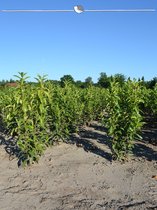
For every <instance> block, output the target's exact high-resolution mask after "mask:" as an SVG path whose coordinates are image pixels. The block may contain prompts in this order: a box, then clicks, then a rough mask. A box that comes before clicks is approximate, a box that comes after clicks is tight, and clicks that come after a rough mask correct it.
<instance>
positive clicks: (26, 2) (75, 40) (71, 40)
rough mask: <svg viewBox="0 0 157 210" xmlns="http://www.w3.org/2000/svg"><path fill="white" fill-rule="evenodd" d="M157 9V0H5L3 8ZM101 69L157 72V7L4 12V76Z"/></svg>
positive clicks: (78, 75) (0, 67)
mask: <svg viewBox="0 0 157 210" xmlns="http://www.w3.org/2000/svg"><path fill="white" fill-rule="evenodd" d="M75 5H83V6H84V8H85V9H134V8H135V9H138V8H154V9H157V1H156V0H79V1H78V0H77V1H76V0H67V1H65V0H51V1H50V0H44V1H43V0H42V1H41V0H22V1H21V0H14V1H12V0H5V1H2V0H0V10H2V9H63V10H64V9H73V7H74V6H75ZM19 71H20V72H21V71H23V72H27V73H28V75H29V76H30V77H31V80H33V78H34V77H36V75H37V74H40V75H43V74H48V77H49V79H57V80H59V79H60V78H61V77H62V76H63V75H66V74H70V75H72V76H73V77H74V79H75V80H82V81H84V80H85V78H87V77H88V76H91V77H92V78H93V80H94V81H95V82H96V81H97V79H98V78H99V76H100V73H101V72H106V73H107V75H114V74H116V73H122V74H124V75H125V76H126V77H128V76H131V78H139V77H142V76H144V77H145V79H146V80H150V79H152V78H153V77H155V76H157V11H156V12H152V13H87V12H86V13H82V14H76V13H74V12H72V13H48V14H47V13H0V80H2V79H10V78H14V77H13V75H15V74H17V72H19Z"/></svg>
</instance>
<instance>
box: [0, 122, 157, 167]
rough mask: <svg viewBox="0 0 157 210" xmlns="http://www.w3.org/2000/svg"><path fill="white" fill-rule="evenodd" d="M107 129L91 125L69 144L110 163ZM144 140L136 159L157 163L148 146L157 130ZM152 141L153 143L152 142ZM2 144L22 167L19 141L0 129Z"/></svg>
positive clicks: (136, 150) (146, 134) (145, 133)
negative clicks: (7, 135) (6, 135)
mask: <svg viewBox="0 0 157 210" xmlns="http://www.w3.org/2000/svg"><path fill="white" fill-rule="evenodd" d="M106 131H107V130H106V128H104V127H103V126H101V125H100V124H96V123H94V124H91V125H90V127H85V128H84V129H81V130H80V132H79V134H72V135H71V137H70V141H69V140H68V141H67V143H70V144H76V146H78V147H82V148H83V149H84V150H85V151H86V152H92V153H94V154H96V155H98V156H101V157H103V158H105V159H106V160H108V161H110V162H111V161H112V152H111V151H112V138H111V137H109V136H107V134H106ZM142 135H143V136H142V137H143V139H142V140H141V141H139V142H137V143H136V144H135V146H134V149H133V154H134V156H135V157H141V158H144V159H146V160H148V161H152V160H155V161H157V151H155V150H154V149H153V147H154V146H153V145H152V147H150V145H148V142H149V143H151V141H153V143H154V141H156V137H157V130H153V131H152V130H151V131H143V134H142ZM150 140H151V141H150ZM0 144H1V145H4V149H5V150H6V152H7V153H8V154H9V156H10V157H14V156H15V157H17V158H18V166H20V165H21V161H22V159H21V158H20V157H21V151H20V149H19V148H18V146H17V141H15V139H13V138H5V135H4V132H3V131H2V130H1V129H0Z"/></svg>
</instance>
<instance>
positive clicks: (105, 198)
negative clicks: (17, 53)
mask: <svg viewBox="0 0 157 210" xmlns="http://www.w3.org/2000/svg"><path fill="white" fill-rule="evenodd" d="M17 78H18V81H17V84H16V85H15V86H13V87H11V86H5V87H3V88H1V89H0V122H1V126H0V142H1V146H0V159H1V164H0V182H1V185H0V186H1V190H0V198H1V199H0V206H1V208H0V209H2V210H9V209H32V210H33V209H48V210H53V209H54V210H55V209H56V210H57V209H58V210H59V209H80V210H81V209H157V86H155V87H154V88H153V89H149V88H146V87H145V86H144V85H143V84H142V83H141V82H139V81H135V80H133V81H132V80H130V79H128V80H127V81H125V82H124V83H119V82H117V81H116V80H114V79H113V81H111V82H110V86H109V87H108V88H102V87H99V86H94V85H89V86H88V87H86V88H80V87H77V86H76V85H74V84H72V83H70V82H68V81H66V82H65V83H64V84H62V85H59V84H54V83H53V82H50V81H48V80H47V78H46V77H45V76H43V77H41V76H37V78H36V83H34V84H30V83H28V82H26V79H27V75H26V74H25V73H19V75H18V76H17Z"/></svg>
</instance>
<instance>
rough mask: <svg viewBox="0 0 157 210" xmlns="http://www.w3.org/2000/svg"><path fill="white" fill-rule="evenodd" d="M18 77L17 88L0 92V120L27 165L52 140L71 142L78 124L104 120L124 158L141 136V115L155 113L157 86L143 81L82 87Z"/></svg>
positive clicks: (117, 155) (118, 155)
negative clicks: (147, 87)
mask: <svg viewBox="0 0 157 210" xmlns="http://www.w3.org/2000/svg"><path fill="white" fill-rule="evenodd" d="M16 77H17V78H18V82H17V84H18V85H17V87H13V88H11V87H4V88H3V89H1V90H0V120H1V123H3V126H4V127H5V129H6V130H7V131H8V133H9V134H10V135H12V136H14V137H16V138H15V139H16V141H17V146H18V148H19V150H20V153H19V159H20V160H21V161H22V163H23V164H28V163H32V162H34V161H38V159H39V157H40V156H41V155H42V154H43V152H44V150H45V148H46V147H47V146H49V145H52V144H53V143H54V141H56V140H61V139H62V140H68V138H69V136H70V134H71V133H73V132H78V131H79V128H80V126H82V125H85V124H88V123H90V121H93V120H101V119H102V118H105V125H107V128H108V131H109V135H110V136H112V152H113V156H114V157H115V158H117V159H119V160H123V159H125V158H127V156H128V154H129V153H130V152H131V150H132V148H133V144H134V140H135V138H137V137H140V136H139V135H138V134H139V132H140V129H141V127H142V125H143V123H142V120H143V119H142V117H141V113H142V114H143V112H144V111H145V109H150V110H151V111H152V112H153V113H154V114H156V113H157V86H155V88H154V89H153V90H149V89H146V87H145V86H143V85H141V83H140V82H136V81H131V80H128V81H123V83H121V82H119V81H117V80H115V81H112V82H111V83H110V84H109V85H108V86H107V87H109V88H100V87H95V86H93V85H91V84H90V85H88V87H87V88H84V89H81V88H79V87H77V86H76V85H74V84H73V83H72V82H71V81H69V80H65V81H64V85H62V84H61V85H59V83H52V82H50V81H47V79H46V76H43V77H42V76H39V75H38V76H37V78H36V81H37V83H35V84H30V83H27V82H26V80H27V78H28V77H27V75H26V74H25V73H23V72H21V73H19V75H18V76H16ZM112 80H114V79H112ZM108 82H109V81H108Z"/></svg>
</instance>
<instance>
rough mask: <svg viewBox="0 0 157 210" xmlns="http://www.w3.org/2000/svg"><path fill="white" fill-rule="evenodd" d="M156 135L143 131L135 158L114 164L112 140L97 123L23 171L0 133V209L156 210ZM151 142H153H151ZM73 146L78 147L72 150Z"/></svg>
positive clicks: (133, 156)
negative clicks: (69, 142) (111, 147)
mask: <svg viewBox="0 0 157 210" xmlns="http://www.w3.org/2000/svg"><path fill="white" fill-rule="evenodd" d="M156 133H157V130H155V129H154V130H152V131H148V130H145V131H143V141H142V142H139V141H138V142H136V144H135V148H134V151H133V155H132V157H131V158H130V160H129V161H128V162H126V163H125V164H122V163H120V162H118V161H112V159H111V150H110V138H108V137H107V135H106V132H105V129H104V128H102V127H101V126H99V125H98V124H96V123H93V124H92V125H91V126H90V127H86V128H84V130H82V131H81V132H80V135H73V137H72V138H71V144H65V143H62V144H60V145H57V146H53V147H52V148H49V149H47V150H46V152H45V154H44V155H43V156H42V157H41V159H40V161H39V163H38V164H34V165H32V166H29V167H26V168H22V167H20V168H19V167H18V166H17V159H16V158H12V157H11V158H9V155H8V153H6V150H7V151H8V145H7V143H6V141H5V136H4V134H3V133H1V134H0V139H1V146H0V210H73V209H77V210H88V209H91V210H103V209H105V210H108V209H113V210H120V209H121V210H123V209H129V210H130V209H131V210H133V209H134V210H136V209H140V210H141V209H142V210H144V209H157V180H156V179H155V178H152V176H154V175H157V146H156V145H153V143H152V142H151V144H150V143H149V142H150V141H149V140H150V138H151V140H153V138H154V140H155V138H156ZM153 142H154V141H153ZM76 145H77V146H76Z"/></svg>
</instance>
